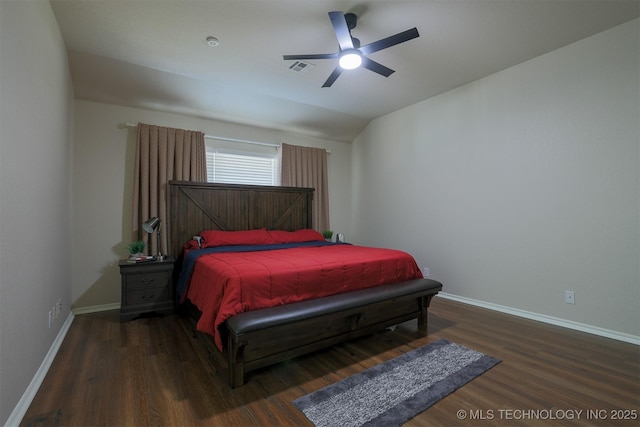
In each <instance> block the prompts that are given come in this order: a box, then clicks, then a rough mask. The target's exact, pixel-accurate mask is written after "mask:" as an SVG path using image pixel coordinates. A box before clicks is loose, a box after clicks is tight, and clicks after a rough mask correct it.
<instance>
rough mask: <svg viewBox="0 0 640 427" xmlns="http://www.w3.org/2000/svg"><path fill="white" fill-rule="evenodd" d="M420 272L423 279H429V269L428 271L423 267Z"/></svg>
mask: <svg viewBox="0 0 640 427" xmlns="http://www.w3.org/2000/svg"><path fill="white" fill-rule="evenodd" d="M422 272H423V274H424V277H429V269H428V268H427V267H424V268H423V269H422Z"/></svg>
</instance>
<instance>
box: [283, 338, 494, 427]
mask: <svg viewBox="0 0 640 427" xmlns="http://www.w3.org/2000/svg"><path fill="white" fill-rule="evenodd" d="M498 363H500V360H498V359H496V358H494V357H491V356H487V355H485V354H482V353H479V352H477V351H475V350H471V349H469V348H467V347H464V346H461V345H458V344H454V343H451V342H449V341H447V340H440V341H436V342H433V343H430V344H427V345H425V346H423V347H420V348H418V349H416V350H413V351H410V352H407V353H405V354H403V355H401V356H398V357H396V358H395V359H391V360H389V361H387V362H385V363H382V364H380V365H377V366H374V367H373V368H369V369H367V370H366V371H363V372H360V373H358V374H356V375H353V376H351V377H349V378H345V379H344V380H341V381H339V382H337V383H335V384H332V385H330V386H327V387H325V388H323V389H321V390H318V391H315V392H313V393H310V394H308V395H306V396H303V397H301V398H299V399H296V400H294V401H293V404H294V405H295V406H296V407H297V408H298V409H299V410H300V411H301V412H302V413H304V414H305V416H306V417H307V418H308V419H309V420H310V421H311V422H313V423H314V424H315V425H316V426H317V427H322V426H340V427H346V426H384V427H392V426H400V425H402V424H404V423H405V422H407V421H408V420H410V419H411V418H413V417H415V416H416V415H418V414H419V413H421V412H423V411H424V410H425V409H427V408H428V407H430V406H431V405H433V404H434V403H436V402H437V401H438V400H440V399H442V398H443V397H445V396H447V395H448V394H450V393H452V392H453V391H455V390H456V389H457V388H459V387H461V386H463V385H465V384H466V383H468V382H469V381H471V380H472V379H474V378H476V377H477V376H479V375H481V374H482V373H484V372H486V371H487V370H488V369H490V368H492V367H493V366H495V365H497V364H498Z"/></svg>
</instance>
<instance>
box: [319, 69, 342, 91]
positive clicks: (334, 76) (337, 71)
mask: <svg viewBox="0 0 640 427" xmlns="http://www.w3.org/2000/svg"><path fill="white" fill-rule="evenodd" d="M340 74H342V68H340V66H337V67H336V68H335V70H333V73H331V75H330V76H329V78H328V79H327V81H326V82H324V84H323V85H322V87H330V86H331V85H332V84H333V82H335V81H336V79H337V78H338V77H340Z"/></svg>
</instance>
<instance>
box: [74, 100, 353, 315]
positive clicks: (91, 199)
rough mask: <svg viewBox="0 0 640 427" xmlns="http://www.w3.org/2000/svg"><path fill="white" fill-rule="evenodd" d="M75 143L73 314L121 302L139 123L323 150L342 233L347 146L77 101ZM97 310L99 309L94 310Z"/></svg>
mask: <svg viewBox="0 0 640 427" xmlns="http://www.w3.org/2000/svg"><path fill="white" fill-rule="evenodd" d="M75 105H76V109H75V142H74V176H73V185H74V190H73V191H74V206H73V210H74V213H75V221H74V230H73V242H74V252H73V254H74V256H73V260H74V262H73V294H72V298H73V307H74V309H86V308H89V309H96V307H95V306H100V305H106V307H105V308H109V307H112V306H113V305H114V304H116V305H117V304H119V303H120V275H119V270H118V266H117V264H118V260H120V259H123V258H126V256H127V255H128V252H127V249H126V246H127V244H128V243H129V242H131V240H132V236H131V231H130V230H131V197H132V196H131V188H132V185H133V164H134V163H133V162H134V156H135V136H136V131H135V129H123V128H121V127H119V125H122V124H124V123H125V122H133V123H137V122H142V123H149V124H155V125H160V126H168V127H176V128H181V129H191V130H200V131H203V132H205V133H206V134H208V135H216V136H224V137H229V138H237V139H245V140H250V141H261V142H269V143H281V142H286V143H289V144H295V145H305V146H311V147H320V148H326V149H328V150H330V151H331V154H330V155H329V177H330V178H329V191H330V194H331V195H330V200H329V206H330V217H331V225H332V228H333V229H334V230H336V231H340V232H344V233H346V234H347V235H348V234H349V229H348V223H349V209H350V207H351V204H350V199H351V191H350V185H349V180H350V167H349V166H350V164H351V145H350V144H345V143H341V142H335V141H329V140H324V139H318V138H313V137H308V136H302V135H296V134H292V133H285V132H279V131H274V130H270V129H263V128H256V127H250V126H242V125H237V124H231V123H226V122H220V121H214V120H205V119H199V118H194V117H187V116H182V115H178V114H169V113H161V112H154V111H149V110H142V109H135V108H127V107H121V106H116V105H108V104H101V103H95V102H88V101H76V104H75ZM97 308H99V307H97Z"/></svg>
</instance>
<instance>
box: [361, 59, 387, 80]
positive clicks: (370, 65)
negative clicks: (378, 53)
mask: <svg viewBox="0 0 640 427" xmlns="http://www.w3.org/2000/svg"><path fill="white" fill-rule="evenodd" d="M362 66H363V67H364V68H366V69H367V70H371V71H373V72H374V73H378V74H380V75H381V76H385V77H389V76H390V75H391V74H393V73H395V71H394V70H392V69H391V68H387V67H385V66H384V65H382V64H380V63H378V62H376V61H374V60H373V59H369V58H367V57H366V56H363V57H362Z"/></svg>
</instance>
